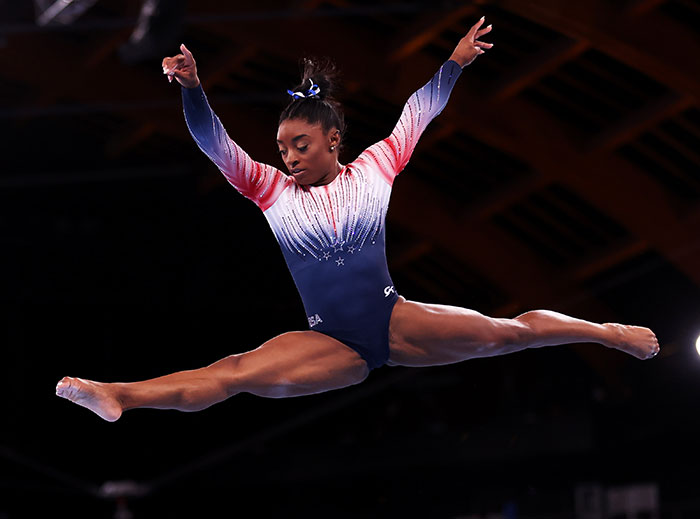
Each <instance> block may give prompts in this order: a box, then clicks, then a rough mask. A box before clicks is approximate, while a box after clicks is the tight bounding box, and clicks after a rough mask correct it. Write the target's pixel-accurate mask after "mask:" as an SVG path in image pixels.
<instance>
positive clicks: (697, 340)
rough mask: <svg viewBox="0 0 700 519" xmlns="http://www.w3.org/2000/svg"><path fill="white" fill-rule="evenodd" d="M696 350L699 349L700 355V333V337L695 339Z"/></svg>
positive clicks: (699, 353)
mask: <svg viewBox="0 0 700 519" xmlns="http://www.w3.org/2000/svg"><path fill="white" fill-rule="evenodd" d="M695 351H697V352H698V355H700V335H698V338H697V339H695Z"/></svg>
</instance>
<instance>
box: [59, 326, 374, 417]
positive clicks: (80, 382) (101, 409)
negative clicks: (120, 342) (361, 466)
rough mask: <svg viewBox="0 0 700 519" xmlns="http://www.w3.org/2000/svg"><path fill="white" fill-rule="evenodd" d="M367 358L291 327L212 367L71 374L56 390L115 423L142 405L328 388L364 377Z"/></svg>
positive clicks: (195, 407)
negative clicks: (125, 378)
mask: <svg viewBox="0 0 700 519" xmlns="http://www.w3.org/2000/svg"><path fill="white" fill-rule="evenodd" d="M368 374H369V368H368V367H367V363H366V362H365V361H364V360H363V359H362V358H361V357H360V356H359V355H358V354H357V352H355V351H354V350H352V349H351V348H349V347H347V346H346V345H344V344H343V343H341V342H339V341H337V340H335V339H333V338H332V337H329V336H327V335H323V334H321V333H318V332H314V331H303V332H288V333H284V334H282V335H279V336H277V337H275V338H274V339H271V340H269V341H267V342H266V343H265V344H263V345H262V346H260V347H259V348H257V349H255V350H252V351H249V352H247V353H241V354H237V355H230V356H228V357H226V358H224V359H222V360H220V361H218V362H215V363H214V364H211V365H210V366H207V367H206V368H201V369H195V370H190V371H180V372H178V373H173V374H171V375H165V376H163V377H158V378H154V379H150V380H145V381H142V382H127V383H102V382H93V381H90V380H84V379H79V378H72V377H65V378H63V379H62V380H61V381H60V382H59V383H58V385H57V386H56V394H57V395H58V396H60V397H62V398H66V399H68V400H70V401H72V402H74V403H76V404H78V405H81V406H83V407H87V408H88V409H90V410H91V411H93V412H95V413H97V414H98V415H99V416H100V417H101V418H104V419H105V420H108V421H110V422H113V421H115V420H117V419H118V418H119V417H120V416H121V414H122V412H123V411H126V410H128V409H136V408H139V407H141V408H143V407H147V408H152V409H177V410H180V411H200V410H202V409H205V408H207V407H209V406H211V405H213V404H216V403H218V402H221V401H223V400H226V399H227V398H229V397H231V396H233V395H236V394H238V393H242V392H247V393H252V394H254V395H258V396H263V397H268V398H285V397H292V396H302V395H310V394H313V393H322V392H324V391H329V390H331V389H339V388H341V387H346V386H351V385H353V384H358V383H360V382H362V381H363V380H364V379H365V378H367V375H368Z"/></svg>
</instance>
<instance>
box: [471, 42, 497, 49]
mask: <svg viewBox="0 0 700 519" xmlns="http://www.w3.org/2000/svg"><path fill="white" fill-rule="evenodd" d="M474 45H478V46H479V47H486V48H488V49H490V48H491V47H493V43H486V42H483V41H479V40H477V41H475V42H474Z"/></svg>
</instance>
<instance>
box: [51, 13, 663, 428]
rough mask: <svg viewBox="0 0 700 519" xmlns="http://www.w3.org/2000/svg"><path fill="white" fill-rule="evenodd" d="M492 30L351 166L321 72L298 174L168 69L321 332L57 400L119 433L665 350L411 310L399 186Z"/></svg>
mask: <svg viewBox="0 0 700 519" xmlns="http://www.w3.org/2000/svg"><path fill="white" fill-rule="evenodd" d="M483 23H484V18H483V17H482V18H481V20H479V21H478V22H477V23H476V24H475V25H474V26H473V27H472V28H471V29H470V30H469V32H468V33H467V34H466V36H464V37H463V38H462V39H461V40H460V41H459V43H458V45H457V46H456V48H455V50H454V52H453V53H452V55H451V56H450V58H449V59H448V60H447V61H445V62H444V63H443V64H442V66H441V67H440V69H439V70H438V71H437V72H436V73H435V75H434V76H433V78H432V79H431V80H430V81H428V83H427V84H426V85H425V86H423V87H422V88H420V89H419V90H418V91H416V92H415V93H414V94H413V95H411V96H410V98H409V99H408V101H407V102H406V104H405V106H404V108H403V111H402V113H401V116H400V119H399V121H398V124H397V125H396V127H395V128H394V130H393V131H392V132H391V135H390V136H389V137H387V138H386V139H384V140H382V141H380V142H378V143H376V144H374V145H372V146H370V147H369V148H367V149H366V150H365V151H364V152H362V153H361V154H360V156H359V157H357V158H356V159H355V160H354V161H353V162H350V163H348V164H341V163H340V162H339V161H338V146H339V145H340V143H341V142H342V138H343V134H344V130H345V125H344V119H343V115H342V111H341V108H340V106H339V105H338V103H337V102H336V101H335V100H334V99H333V98H332V96H331V94H332V88H333V82H332V80H333V74H332V73H331V72H332V71H331V70H330V69H329V68H328V67H325V68H319V67H318V64H316V63H314V62H312V61H309V60H307V61H306V67H305V71H304V76H303V80H302V82H301V84H300V85H299V86H298V87H297V88H295V89H294V90H293V91H292V90H290V91H289V94H290V95H291V99H290V102H289V105H288V106H287V107H286V108H285V109H284V111H283V112H282V114H281V116H280V123H279V127H278V129H277V144H278V147H279V151H280V153H281V156H282V160H283V161H284V164H285V166H286V168H287V169H288V171H289V173H283V172H282V171H280V170H278V169H276V168H274V167H272V166H269V165H266V164H261V163H259V162H255V161H254V160H252V159H251V158H250V157H249V156H248V155H247V154H246V152H245V151H243V150H242V149H241V148H240V147H239V146H238V145H237V144H236V143H235V142H234V141H233V140H231V138H230V137H229V136H228V134H227V133H226V131H225V130H224V127H223V126H222V125H221V122H220V121H219V119H218V117H217V116H216V115H215V114H214V113H213V111H212V110H211V108H210V107H209V104H208V102H207V98H206V96H205V95H204V92H203V91H202V87H201V85H200V82H199V78H198V76H197V68H196V64H195V61H194V58H193V57H192V54H191V53H190V51H189V50H188V49H187V48H186V47H185V46H184V45H182V46H181V47H180V50H181V51H182V54H179V55H177V56H174V57H171V58H165V59H164V60H163V72H164V73H165V74H167V76H168V79H169V80H172V79H173V78H175V79H176V80H177V82H178V83H180V85H181V86H182V99H183V104H184V112H185V119H186V122H187V125H188V127H189V130H190V132H191V134H192V136H193V138H194V140H195V142H196V143H197V145H198V146H199V147H200V148H201V150H202V151H203V152H204V153H205V154H206V155H207V156H208V157H209V158H210V159H211V160H212V161H213V162H214V163H215V164H216V165H217V166H218V168H219V169H220V170H221V172H222V173H223V174H224V176H225V177H226V179H227V180H228V181H229V183H231V184H232V185H233V186H234V187H235V188H236V189H237V190H238V191H239V192H240V193H241V194H243V195H244V196H245V197H247V198H249V199H250V200H252V201H253V202H254V203H255V204H256V205H257V206H258V207H259V208H260V209H261V210H262V211H263V214H264V215H265V217H266V218H267V220H268V222H269V224H270V227H271V228H272V231H273V233H274V234H275V237H276V238H277V241H278V242H279V245H280V247H281V249H282V253H283V255H284V258H285V260H286V261H287V265H288V267H289V270H290V271H291V273H292V276H293V278H294V281H295V283H296V286H297V289H298V290H299V293H300V295H301V298H302V301H303V303H304V307H305V309H306V313H307V316H308V320H309V328H310V329H309V330H305V331H295V332H288V333H283V334H282V335H279V336H278V337H275V338H273V339H270V340H269V341H267V342H266V343H264V344H263V345H262V346H260V347H258V348H257V349H255V350H252V351H249V352H247V353H241V354H237V355H231V356H229V357H226V358H224V359H222V360H220V361H218V362H215V363H213V364H211V365H210V366H207V367H205V368H201V369H195V370H191V371H182V372H178V373H173V374H170V375H166V376H163V377H159V378H155V379H151V380H146V381H143V382H131V383H99V382H93V381H89V380H84V379H79V378H71V377H65V378H63V379H62V380H61V381H60V382H59V383H58V385H57V387H56V393H57V394H58V395H59V396H61V397H63V398H67V399H68V400H71V401H72V402H75V403H76V404H79V405H82V406H84V407H87V408H88V409H90V410H92V411H94V412H95V413H97V414H98V415H99V416H101V417H102V418H104V419H105V420H109V421H114V420H117V419H118V418H119V417H120V416H121V414H122V412H123V411H125V410H128V409H134V408H139V407H148V408H157V409H179V410H181V411H198V410H200V409H205V408H207V407H209V406H211V405H212V404H215V403H217V402H221V401H222V400H225V399H227V398H229V397H231V396H233V395H235V394H238V393H241V392H249V393H253V394H255V395H259V396H263V397H270V398H282V397H292V396H300V395H308V394H312V393H320V392H323V391H329V390H331V389H337V388H341V387H345V386H350V385H353V384H358V383H360V382H362V381H363V380H364V379H365V378H366V377H367V375H368V373H369V371H370V370H371V369H374V368H377V367H379V366H382V365H384V364H388V365H391V366H434V365H440V364H450V363H454V362H461V361H463V360H467V359H472V358H476V357H491V356H495V355H503V354H506V353H511V352H516V351H520V350H523V349H526V348H540V347H543V346H553V345H559V344H567V343H576V342H596V343H600V344H602V345H604V346H607V347H609V348H615V349H618V350H621V351H624V352H626V353H629V354H630V355H633V356H635V357H637V358H639V359H648V358H651V357H653V356H654V355H656V353H658V351H659V344H658V341H657V339H656V337H655V335H654V334H653V332H652V331H651V330H649V329H647V328H641V327H635V326H624V325H620V324H613V323H605V324H596V323H591V322H587V321H583V320H580V319H575V318H572V317H568V316H565V315H562V314H559V313H556V312H551V311H546V310H535V311H531V312H527V313H525V314H522V315H520V316H518V317H515V318H514V319H502V318H498V319H497V318H491V317H487V316H485V315H482V314H480V313H478V312H475V311H473V310H467V309H465V308H457V307H451V306H443V305H432V304H423V303H418V302H413V301H407V300H406V299H404V298H403V297H401V296H399V295H398V294H397V292H396V289H395V288H394V284H393V282H392V281H391V278H390V277H389V272H388V269H387V263H386V255H385V250H384V220H385V216H386V211H387V207H388V204H389V195H390V194H391V188H392V184H393V182H394V179H395V177H396V175H398V174H399V172H400V171H401V170H402V169H403V168H404V167H405V166H406V163H407V162H408V160H409V158H410V156H411V153H412V152H413V149H414V148H415V146H416V143H417V141H418V138H419V137H420V135H421V134H422V132H423V131H424V130H425V128H426V126H427V125H428V123H429V122H430V121H431V120H432V119H433V118H434V117H435V116H437V115H438V114H439V113H440V112H441V111H442V109H443V108H444V107H445V105H446V103H447V99H448V97H449V95H450V92H451V90H452V87H453V86H454V84H455V82H456V81H457V78H458V77H459V76H460V74H461V72H462V69H463V68H464V67H465V66H467V65H469V64H470V63H471V62H472V61H474V59H475V58H476V57H477V56H479V55H481V54H484V53H485V50H484V49H489V48H491V47H492V44H490V43H485V42H482V41H479V38H480V37H481V36H483V35H484V34H486V33H488V32H489V31H491V29H492V27H491V26H490V25H489V26H487V27H486V28H484V29H480V27H481V26H482V24H483Z"/></svg>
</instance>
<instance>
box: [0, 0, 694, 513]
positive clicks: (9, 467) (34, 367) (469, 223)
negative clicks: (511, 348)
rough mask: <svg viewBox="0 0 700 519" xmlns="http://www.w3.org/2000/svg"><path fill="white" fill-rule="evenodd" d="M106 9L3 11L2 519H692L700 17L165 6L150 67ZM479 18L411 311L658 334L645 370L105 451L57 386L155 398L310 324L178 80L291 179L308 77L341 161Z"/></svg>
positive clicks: (661, 11)
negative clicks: (489, 27)
mask: <svg viewBox="0 0 700 519" xmlns="http://www.w3.org/2000/svg"><path fill="white" fill-rule="evenodd" d="M39 4H41V7H43V8H48V9H50V8H51V6H52V2H51V1H46V2H37V3H36V5H39ZM87 4H89V2H74V5H72V6H71V7H70V8H71V9H75V8H76V7H78V8H79V7H81V5H82V6H83V7H87V9H86V10H85V12H84V13H82V14H80V13H78V12H74V13H72V15H73V16H72V17H73V19H72V20H71V19H70V17H68V18H67V19H66V20H64V21H63V24H61V23H60V22H58V21H54V22H49V23H48V24H47V25H39V24H38V23H37V16H38V15H40V13H41V9H39V10H37V9H35V4H33V3H32V2H11V1H7V0H6V1H4V2H2V1H0V8H1V9H2V10H1V11H0V15H1V16H2V18H1V19H0V131H1V132H2V140H1V142H2V147H3V149H2V154H1V157H2V159H1V162H0V164H1V167H0V239H1V240H2V254H0V266H1V272H2V278H1V280H0V286H1V287H2V290H1V291H0V294H1V297H2V298H3V303H4V311H3V316H2V336H1V337H2V351H3V353H4V358H5V362H4V363H3V366H4V369H3V375H4V384H3V386H4V390H3V392H2V394H3V398H2V418H1V420H2V424H1V425H2V427H1V430H2V436H1V437H0V518H2V519H5V518H15V517H46V516H48V515H49V514H51V516H53V517H68V516H70V517H122V518H126V517H135V518H141V517H180V516H183V517H211V516H219V515H226V516H233V515H237V516H252V515H255V516H263V517H266V516H273V515H279V516H299V515H305V516H319V517H401V516H403V517H487V516H488V514H501V515H500V516H502V517H509V518H512V517H551V518H555V517H576V516H577V515H576V512H575V510H576V500H575V493H576V488H577V487H580V485H591V486H594V487H597V488H599V489H602V491H603V492H604V493H605V492H607V491H609V490H610V489H614V488H619V487H626V486H629V485H639V484H652V485H656V488H657V489H658V496H659V503H660V505H659V509H660V514H661V515H660V517H674V518H676V517H681V518H691V517H700V500H698V492H699V490H698V489H700V475H699V472H698V461H700V456H699V455H698V445H697V439H698V433H699V432H700V420H699V419H698V396H699V389H698V388H699V386H700V382H699V380H698V379H699V375H700V359H699V358H698V356H697V354H696V352H695V348H694V343H695V338H696V337H697V336H698V334H700V237H699V236H698V230H699V228H700V154H699V152H698V150H699V149H700V110H699V99H700V68H699V67H698V66H697V63H698V58H700V42H699V41H698V35H697V32H696V30H697V27H698V23H700V6H699V3H698V2H697V1H695V0H636V1H635V0H629V1H611V0H592V1H588V2H559V1H556V0H504V1H496V0H481V1H476V2H432V3H428V2H425V3H408V2H392V1H381V2H376V1H373V2H369V1H363V0H331V1H322V0H321V1H317V0H306V1H301V0H299V1H291V2H282V1H278V2H275V1H267V0H263V1H260V2H255V3H245V4H244V3H240V2H222V3H220V2H214V1H198V2H187V3H186V2H183V1H178V2H161V5H158V4H157V3H152V4H151V5H153V6H155V7H157V9H156V10H155V12H154V13H155V16H153V17H152V18H150V19H144V21H148V22H149V23H148V24H145V25H142V27H143V28H144V29H147V30H146V31H145V32H144V34H145V37H144V38H143V39H142V40H140V41H134V39H133V37H132V41H131V43H128V42H129V41H130V35H132V33H133V32H134V29H135V27H136V25H137V18H138V16H139V12H140V9H141V7H142V3H141V2H139V1H128V2H119V1H112V0H99V1H97V2H96V3H94V5H92V6H89V5H87ZM166 4H167V6H166ZM49 12H50V11H49ZM38 13H39V14H38ZM70 14H71V13H70V12H66V13H64V15H70ZM484 14H485V15H486V17H487V19H486V24H488V23H492V24H493V25H494V29H493V31H492V33H490V34H489V35H488V36H486V37H484V38H483V40H485V41H487V42H493V43H494V44H495V45H494V47H493V49H491V50H487V52H486V54H485V55H483V56H480V57H479V58H478V59H477V60H476V61H475V62H474V63H473V64H472V65H470V66H469V67H467V68H466V69H465V70H464V72H463V74H462V76H461V78H460V79H459V81H458V83H457V85H456V87H455V89H454V91H453V94H452V97H451V100H450V102H449V104H448V106H447V108H446V109H445V110H444V112H443V113H442V114H441V115H440V116H439V117H438V118H437V119H436V120H435V121H433V123H432V124H431V126H430V127H429V128H428V130H427V131H426V133H425V134H424V135H423V137H422V139H421V141H420V143H419V144H418V147H417V149H416V152H415V154H414V156H413V158H412V160H411V163H410V164H409V166H408V167H407V168H406V170H405V171H404V172H403V173H402V174H401V176H400V177H399V178H398V179H397V181H396V183H395V186H394V194H393V197H392V204H391V207H390V210H389V215H388V219H387V227H388V233H387V236H388V238H387V251H388V259H389V266H390V270H391V272H392V275H393V279H394V281H395V283H396V286H397V289H398V290H399V292H400V293H401V294H402V295H404V296H406V297H408V298H409V299H414V300H418V301H425V302H435V303H443V304H453V305H459V306H465V307H469V308H473V309H476V310H478V311H481V312H483V313H486V314H489V315H493V316H497V317H513V316H515V315H518V314H519V313H521V312H524V311H527V310H530V309H534V308H549V309H552V310H558V311H562V312H565V313H569V314H572V315H575V316H578V317H581V318H585V319H590V320H594V321H598V322H608V321H616V322H624V323H628V324H637V325H643V326H648V327H651V328H652V329H653V330H654V331H655V332H656V333H657V335H658V337H659V341H660V344H661V348H662V349H661V353H660V354H659V355H658V356H657V357H656V358H655V359H653V360H651V361H647V362H641V361H638V360H636V359H634V358H632V357H629V356H626V355H623V354H621V353H619V352H617V351H610V350H607V349H605V348H604V347H602V346H600V345H593V344H579V345H575V346H562V347H557V348H548V349H544V350H532V351H524V352H520V353H517V354H512V355H509V356H505V357H499V358H490V359H478V360H473V361H470V362H466V363H462V364H459V365H454V366H444V367H436V368H430V369H413V370H410V369H403V368H389V367H384V368H380V369H378V370H376V371H373V372H372V373H371V375H370V377H369V378H368V380H367V381H365V382H364V383H363V384H361V385H359V386H355V387H352V388H348V389H344V390H340V391H335V392H331V393H327V394H322V395H316V396H311V397H304V398H299V399H290V400H266V399H261V398H256V397H252V396H250V395H239V396H236V397H235V398H233V399H231V400H229V401H226V402H224V403H222V404H219V405H217V406H214V407H212V408H210V409H208V410H206V411H203V412H200V413H192V414H185V413H178V412H174V411H153V410H137V411H133V412H129V413H127V414H126V415H125V416H124V417H123V418H122V419H121V420H119V421H118V422H116V423H113V424H110V423H107V422H103V421H101V420H100V419H99V418H98V417H96V416H95V415H93V414H91V413H89V412H88V411H86V410H85V409H82V408H80V407H78V406H75V405H71V404H70V403H68V402H66V401H64V400H61V399H58V398H56V397H55V395H54V386H55V384H56V382H57V381H58V380H59V379H60V378H61V377H63V376H64V375H72V376H80V377H85V378H90V379H95V380H102V381H132V380H139V379H144V378H150V377H154V376H159V375H163V374H166V373H169V372H173V371H178V370H182V369H190V368H196V367H201V366H203V365H206V364H209V363H211V362H213V361H215V360H218V359H219V358H222V357H224V356H226V355H229V354H232V353H238V352H243V351H247V350H249V349H252V348H254V347H256V346H258V345H259V344H261V343H262V342H264V341H265V340H267V339H269V338H270V337H272V336H274V335H276V334H279V333H282V332H285V331H288V330H294V329H304V328H305V326H306V320H305V315H304V311H303V307H302V305H301V301H300V299H299V297H298V295H297V294H296V291H295V289H294V285H293V282H292V280H291V277H290V276H289V274H288V271H287V268H286V265H285V264H284V261H283V259H282V255H281V254H280V252H279V249H278V247H277V244H276V242H275V240H274V237H273V235H272V233H271V232H270V231H269V228H268V226H267V223H266V221H265V219H264V217H263V216H262V215H261V214H260V213H259V211H258V209H257V208H256V207H255V206H254V205H253V204H252V203H250V202H249V201H247V200H245V199H244V198H242V197H241V196H240V195H239V194H238V193H236V192H235V190H234V189H233V188H232V187H230V186H229V185H228V184H227V183H226V182H225V181H224V180H223V177H222V176H221V175H220V174H219V172H218V171H217V170H216V168H215V167H214V166H213V164H211V163H210V162H208V160H207V159H206V157H205V156H204V155H203V154H202V153H201V152H200V151H199V150H198V149H197V148H196V146H195V144H194V142H193V141H192V140H191V138H190V136H189V134H188V132H187V129H186V126H185V124H184V120H183V117H182V111H181V103H180V94H179V86H177V85H176V84H172V85H169V84H168V83H167V81H166V80H165V78H164V76H163V75H162V73H161V69H160V61H161V58H162V57H163V56H165V55H173V54H175V53H177V52H178V44H179V43H180V42H181V41H182V42H185V43H186V44H187V45H188V47H189V48H190V49H191V51H192V52H193V54H194V56H195V58H196V59H197V62H198V67H199V73H200V77H201V78H202V81H203V84H204V88H205V90H206V92H207V93H208V95H209V99H210V101H211V104H212V106H213V107H214V109H215V111H216V112H217V114H218V115H219V116H220V117H221V119H222V121H223V123H224V125H225V126H226V127H227V130H228V132H229V134H230V135H231V136H232V138H234V139H235V140H236V141H237V142H238V143H239V144H240V145H241V146H242V147H243V148H244V149H246V150H247V151H248V152H249V153H250V154H251V155H252V156H253V157H254V158H255V159H257V160H259V161H262V162H267V163H270V164H273V165H275V166H277V167H280V168H281V167H282V166H283V164H282V163H281V161H280V159H279V157H278V156H277V155H276V151H277V150H276V144H275V142H274V135H275V130H276V124H277V117H278V114H279V111H280V110H281V108H282V107H283V106H284V104H285V103H286V101H287V95H286V93H285V90H286V89H287V88H290V87H292V86H294V85H295V84H296V83H297V82H298V59H299V58H300V57H301V56H303V55H307V54H315V55H328V56H331V57H333V58H334V59H335V60H336V62H337V63H338V65H339V66H340V67H341V68H342V70H343V72H344V77H345V81H344V88H345V90H344V92H342V93H341V96H340V98H341V100H342V101H343V102H344V105H345V109H346V118H347V120H348V122H349V131H348V134H347V140H346V148H345V151H344V156H341V162H348V161H351V160H353V159H354V158H355V157H356V156H357V154H358V153H359V152H360V151H361V150H363V149H364V148H365V147H366V146H368V145H370V144H372V143H374V142H376V141H377V140H379V139H381V138H384V137H385V136H386V135H388V133H389V132H390V131H391V129H392V128H393V125H394V124H395V122H396V120H397V119H398V116H399V114H400V111H401V108H402V106H403V103H404V102H405V100H406V99H407V98H408V96H409V95H410V94H411V93H412V92H414V91H415V90H417V89H418V88H419V87H420V86H422V85H423V84H424V83H425V82H426V81H427V80H428V79H430V77H431V76H432V75H433V73H434V72H435V71H436V70H437V68H438V67H439V65H440V64H441V63H442V62H443V61H444V60H446V59H447V58H448V57H449V55H450V54H451V52H452V49H453V48H454V46H455V45H456V44H457V42H458V41H459V39H460V38H461V37H462V36H463V35H464V34H465V33H466V32H467V30H468V29H469V28H470V27H471V26H472V25H473V24H474V23H476V21H477V20H478V19H479V17H481V16H482V15H484ZM42 21H43V19H42ZM110 482H111V483H110ZM114 482H117V483H118V486H117V487H115V486H114V485H113V483H114ZM110 489H111V490H110ZM119 496H126V497H119ZM604 501H605V499H603V502H604ZM217 510H219V512H217ZM244 510H248V512H243V511H244ZM494 517H495V516H494ZM578 517H584V516H582V515H581V514H579V515H578ZM589 517H591V518H592V517H594V516H589ZM601 517H602V516H601ZM618 517H620V516H618ZM630 517H631V516H630ZM639 517H648V516H639Z"/></svg>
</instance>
